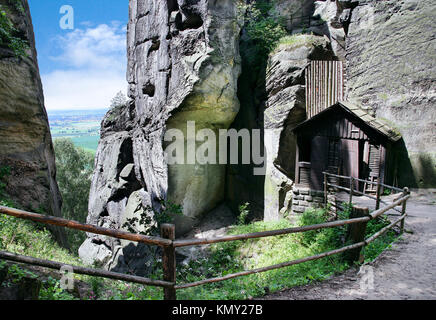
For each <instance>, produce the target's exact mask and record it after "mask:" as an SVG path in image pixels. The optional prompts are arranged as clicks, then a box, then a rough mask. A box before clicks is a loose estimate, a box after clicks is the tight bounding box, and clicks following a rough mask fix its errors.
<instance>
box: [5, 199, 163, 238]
mask: <svg viewBox="0 0 436 320" xmlns="http://www.w3.org/2000/svg"><path fill="white" fill-rule="evenodd" d="M0 213H3V214H6V215H9V216H14V217H17V218H20V219H26V220H32V221H35V222H40V223H44V224H51V225H55V226H60V227H65V228H70V229H74V230H81V231H86V232H90V233H94V234H101V235H105V236H109V237H113V238H117V239H124V240H130V241H135V242H142V243H146V244H152V245H158V246H169V245H171V244H172V241H171V240H168V239H162V238H159V237H151V236H145V235H141V234H135V233H129V232H125V231H121V230H115V229H108V228H103V227H99V226H95V225H92V224H84V223H80V222H77V221H71V220H67V219H64V218H58V217H52V216H45V215H42V214H37V213H31V212H26V211H22V210H18V209H12V208H7V207H3V206H0Z"/></svg>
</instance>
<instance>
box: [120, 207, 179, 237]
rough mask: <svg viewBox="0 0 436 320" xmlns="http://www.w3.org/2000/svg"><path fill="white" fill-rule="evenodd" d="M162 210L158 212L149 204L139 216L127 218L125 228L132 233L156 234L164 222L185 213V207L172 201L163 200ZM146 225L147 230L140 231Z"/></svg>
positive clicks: (170, 221)
mask: <svg viewBox="0 0 436 320" xmlns="http://www.w3.org/2000/svg"><path fill="white" fill-rule="evenodd" d="M161 206H162V210H161V211H160V212H157V211H156V210H154V209H153V208H152V207H150V206H147V207H145V208H144V210H142V213H141V214H140V216H139V217H133V218H130V219H127V221H126V222H125V223H124V224H123V226H122V227H123V228H126V229H127V231H129V232H132V233H138V234H143V235H155V234H158V233H159V228H160V226H161V225H162V224H165V223H172V222H173V221H174V218H175V217H176V216H181V215H183V207H182V206H181V205H177V204H174V203H172V202H171V201H161ZM141 226H142V227H143V226H146V227H147V228H146V229H145V231H139V230H140V229H142V228H140V227H141Z"/></svg>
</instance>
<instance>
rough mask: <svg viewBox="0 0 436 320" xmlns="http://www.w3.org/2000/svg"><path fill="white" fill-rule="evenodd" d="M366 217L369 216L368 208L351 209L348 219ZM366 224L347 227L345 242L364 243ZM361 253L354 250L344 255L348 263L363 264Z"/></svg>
mask: <svg viewBox="0 0 436 320" xmlns="http://www.w3.org/2000/svg"><path fill="white" fill-rule="evenodd" d="M366 216H369V209H368V208H364V207H353V208H352V211H351V214H350V219H353V218H360V217H366ZM367 223H368V222H367V221H365V222H360V223H355V224H351V225H349V226H348V230H347V237H346V239H347V241H348V240H351V242H352V243H353V244H354V243H358V242H361V241H364V240H365V232H366V225H367ZM361 251H362V248H356V249H352V250H350V251H349V252H347V253H346V255H345V258H346V260H348V261H349V262H355V261H359V262H363V260H364V257H363V255H362V254H361Z"/></svg>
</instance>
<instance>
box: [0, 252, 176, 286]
mask: <svg viewBox="0 0 436 320" xmlns="http://www.w3.org/2000/svg"><path fill="white" fill-rule="evenodd" d="M0 258H1V259H4V260H9V261H14V262H20V263H26V264H30V265H35V266H40V267H45V268H49V269H56V270H60V269H61V268H62V267H70V268H71V270H72V271H73V272H74V273H77V274H85V275H88V276H96V277H104V278H110V279H114V280H121V281H128V282H134V283H139V284H144V285H147V286H155V287H164V288H168V287H172V286H173V285H174V283H173V282H168V281H161V280H152V279H148V278H143V277H138V276H133V275H128V274H122V273H118V272H112V271H106V270H97V269H91V268H85V267H79V266H73V265H69V264H65V263H61V262H55V261H49V260H43V259H37V258H32V257H27V256H22V255H18V254H14V253H10V252H5V251H0Z"/></svg>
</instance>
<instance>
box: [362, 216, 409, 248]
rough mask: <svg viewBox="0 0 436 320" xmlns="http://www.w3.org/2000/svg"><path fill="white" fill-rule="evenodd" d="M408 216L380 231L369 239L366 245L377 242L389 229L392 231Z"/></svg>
mask: <svg viewBox="0 0 436 320" xmlns="http://www.w3.org/2000/svg"><path fill="white" fill-rule="evenodd" d="M406 215H407V214H403V215H402V216H401V217H400V218H398V219H397V220H395V221H394V222H392V223H391V224H389V225H387V226H386V227H384V228H383V229H381V230H379V231H378V232H377V233H374V234H373V235H372V236H371V237H369V238H368V239H366V240H365V242H366V244H367V245H368V244H370V243H371V242H373V241H374V240H376V239H377V238H378V237H380V236H381V235H383V234H385V233H386V232H387V231H388V230H389V229H391V228H392V227H393V226H395V225H396V224H398V223H399V222H401V221H402V220H404V219H405V218H406Z"/></svg>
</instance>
